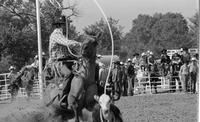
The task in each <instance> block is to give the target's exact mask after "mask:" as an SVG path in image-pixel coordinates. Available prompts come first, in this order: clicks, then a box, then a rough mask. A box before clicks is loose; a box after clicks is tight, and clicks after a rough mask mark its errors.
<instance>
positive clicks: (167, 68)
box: [161, 49, 171, 76]
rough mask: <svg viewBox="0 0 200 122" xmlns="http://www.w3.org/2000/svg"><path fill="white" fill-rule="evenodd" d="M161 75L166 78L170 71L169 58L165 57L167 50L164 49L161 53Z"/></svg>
mask: <svg viewBox="0 0 200 122" xmlns="http://www.w3.org/2000/svg"><path fill="white" fill-rule="evenodd" d="M161 53H162V54H161V69H162V71H161V73H162V76H166V75H168V74H169V71H170V66H169V65H170V62H171V60H170V57H169V56H168V55H167V50H166V49H163V50H162V51H161Z"/></svg>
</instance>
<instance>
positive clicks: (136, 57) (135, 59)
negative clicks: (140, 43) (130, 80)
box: [132, 53, 140, 71]
mask: <svg viewBox="0 0 200 122" xmlns="http://www.w3.org/2000/svg"><path fill="white" fill-rule="evenodd" d="M139 56H140V55H139V53H135V54H134V55H133V60H132V63H133V64H134V68H135V70H136V71H137V70H138V69H140V57H139Z"/></svg>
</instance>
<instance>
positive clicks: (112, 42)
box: [94, 0, 114, 94]
mask: <svg viewBox="0 0 200 122" xmlns="http://www.w3.org/2000/svg"><path fill="white" fill-rule="evenodd" d="M94 2H95V4H96V5H97V7H98V8H99V10H100V11H101V13H102V14H103V17H104V19H105V20H106V23H107V25H108V29H109V33H110V37H111V44H112V54H111V61H110V66H109V70H108V76H107V78H106V83H105V86H104V94H106V85H107V84H108V80H109V77H110V72H111V67H112V62H113V54H114V41H113V35H112V30H111V27H110V24H109V22H108V19H107V17H106V15H105V13H104V11H103V9H102V8H101V6H100V5H99V3H98V2H97V1H96V0H94Z"/></svg>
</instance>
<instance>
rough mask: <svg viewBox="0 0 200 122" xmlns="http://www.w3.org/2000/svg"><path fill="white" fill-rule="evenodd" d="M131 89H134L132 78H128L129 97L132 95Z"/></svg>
mask: <svg viewBox="0 0 200 122" xmlns="http://www.w3.org/2000/svg"><path fill="white" fill-rule="evenodd" d="M133 88H134V77H133V76H128V90H127V93H128V95H129V96H132V95H133Z"/></svg>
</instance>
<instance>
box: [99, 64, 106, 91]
mask: <svg viewBox="0 0 200 122" xmlns="http://www.w3.org/2000/svg"><path fill="white" fill-rule="evenodd" d="M99 67H100V69H99V84H97V85H98V93H99V95H101V94H103V93H104V86H105V83H106V79H107V76H108V69H107V68H106V66H105V65H104V64H103V63H99Z"/></svg>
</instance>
